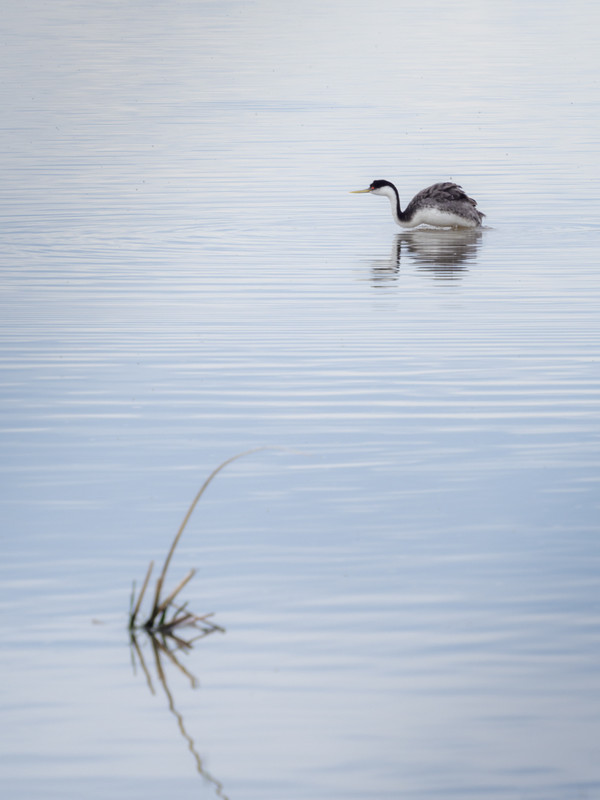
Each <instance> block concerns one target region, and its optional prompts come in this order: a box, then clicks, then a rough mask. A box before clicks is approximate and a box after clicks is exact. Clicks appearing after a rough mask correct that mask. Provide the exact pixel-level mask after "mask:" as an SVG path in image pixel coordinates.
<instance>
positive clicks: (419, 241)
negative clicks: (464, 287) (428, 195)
mask: <svg viewBox="0 0 600 800" xmlns="http://www.w3.org/2000/svg"><path fill="white" fill-rule="evenodd" d="M481 237H482V232H481V230H478V229H457V230H447V229H443V230H436V229H435V228H423V229H422V230H414V231H406V232H403V233H398V234H396V236H395V237H394V242H393V245H392V250H391V253H390V255H389V257H388V258H386V259H377V260H375V261H373V262H372V265H371V269H372V281H373V285H374V286H381V285H382V284H385V283H389V282H392V281H396V280H398V276H399V274H400V261H401V259H402V257H403V256H404V257H406V256H408V258H409V259H410V260H411V261H412V262H413V263H414V264H416V266H417V267H418V268H419V269H421V270H425V271H428V272H430V273H431V274H432V275H433V277H434V278H435V279H436V280H456V279H457V278H460V277H461V275H462V273H464V272H466V271H467V270H468V267H469V264H470V263H472V262H474V261H475V259H476V258H477V251H478V249H479V246H480V244H481Z"/></svg>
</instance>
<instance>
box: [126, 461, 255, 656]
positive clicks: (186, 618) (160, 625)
mask: <svg viewBox="0 0 600 800" xmlns="http://www.w3.org/2000/svg"><path fill="white" fill-rule="evenodd" d="M265 449H266V448H265V447H255V448H253V449H252V450H245V451H244V452H243V453H237V455H235V456H231V458H228V459H227V460H226V461H223V463H222V464H219V466H218V467H217V468H216V469H214V470H213V471H212V472H211V473H210V475H209V476H208V478H207V479H206V480H205V481H204V483H203V484H202V486H201V487H200V489H199V490H198V493H197V494H196V496H195V497H194V499H193V500H192V503H191V505H190V507H189V508H188V510H187V513H186V515H185V517H184V518H183V522H182V523H181V525H180V526H179V530H178V531H177V533H176V534H175V538H174V539H173V542H172V543H171V547H170V548H169V551H168V553H167V557H166V558H165V561H164V564H163V567H162V570H161V572H160V575H159V576H158V578H157V580H156V587H155V589H154V599H153V601H152V611H151V612H150V615H149V616H148V618H147V619H146V621H145V622H144V623H143V624H142V625H139V626H138V625H136V620H137V617H138V614H139V612H140V608H141V605H142V600H143V599H144V595H145V593H146V589H147V588H148V583H149V581H150V575H151V573H152V569H153V567H154V561H151V562H150V565H149V567H148V571H147V572H146V577H145V578H144V582H143V584H142V588H141V591H140V593H139V595H138V598H137V601H135V584H134V588H133V594H132V596H131V608H132V609H133V610H130V614H129V629H130V630H132V631H134V630H136V629H137V628H138V627H139V628H143V629H144V630H146V631H147V632H148V633H150V634H162V635H169V636H171V637H173V638H176V639H177V641H178V642H179V644H180V646H186V645H189V644H190V643H189V642H186V641H185V640H183V639H179V638H178V637H175V635H174V633H173V631H174V630H175V629H176V628H181V627H184V626H190V627H192V626H193V627H196V628H197V629H198V630H200V634H199V636H197V637H195V639H198V638H201V637H202V636H206V635H207V634H208V633H212V632H213V631H222V630H223V628H220V627H219V626H218V625H215V624H214V623H212V622H208V621H207V618H208V617H209V616H210V614H205V615H203V616H197V615H196V614H192V613H191V612H189V611H188V612H186V611H184V609H185V607H186V605H187V604H184V605H183V606H180V607H176V608H175V609H174V611H173V612H172V614H171V616H170V617H169V609H170V608H171V607H172V606H173V600H174V599H175V597H176V596H177V595H178V594H179V592H180V591H181V590H182V589H183V588H184V586H186V585H187V583H188V582H189V581H190V580H191V579H192V578H193V577H194V575H195V574H196V571H195V570H193V569H192V570H190V572H189V573H188V574H187V575H186V577H185V578H183V580H182V581H180V583H179V584H178V585H177V586H176V587H175V589H174V590H173V591H172V592H171V593H170V594H169V595H167V597H165V598H162V591H163V586H164V583H165V579H166V577H167V571H168V569H169V565H170V563H171V559H172V558H173V554H174V553H175V549H176V547H177V545H178V544H179V541H180V539H181V536H182V534H183V532H184V530H185V528H186V525H187V524H188V522H189V519H190V517H191V516H192V513H193V512H194V509H195V508H196V506H197V505H198V501H199V500H200V498H201V497H202V495H203V494H204V492H205V491H206V488H207V487H208V485H209V484H210V483H211V481H212V480H213V479H214V478H215V477H216V476H217V475H218V474H219V472H221V470H222V469H224V468H225V467H226V466H228V465H229V464H231V463H232V462H233V461H237V459H239V458H243V457H244V456H248V455H251V454H252V453H257V452H259V451H260V450H265ZM195 639H193V640H192V641H195Z"/></svg>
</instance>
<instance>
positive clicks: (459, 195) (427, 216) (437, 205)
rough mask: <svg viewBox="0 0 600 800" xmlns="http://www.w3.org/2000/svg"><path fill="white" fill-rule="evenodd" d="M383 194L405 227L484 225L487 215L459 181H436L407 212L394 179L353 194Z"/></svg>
mask: <svg viewBox="0 0 600 800" xmlns="http://www.w3.org/2000/svg"><path fill="white" fill-rule="evenodd" d="M365 192H371V194H381V195H383V196H384V197H387V198H388V200H389V201H390V204H391V206H392V214H393V217H394V219H395V220H396V222H397V223H398V225H400V226H402V227H403V228H416V227H417V225H433V226H434V227H436V228H480V227H481V221H482V220H483V218H484V217H485V214H483V213H482V212H481V211H477V209H476V208H475V206H476V205H477V203H476V201H475V200H473V198H472V197H469V196H468V195H467V194H466V193H465V192H464V191H463V189H462V187H461V186H457V185H456V183H450V182H446V183H434V184H433V186H428V187H427V189H423V191H421V192H419V193H418V194H416V195H415V196H414V197H413V199H412V200H411V201H410V203H409V204H408V205H407V206H406V208H405V209H404V211H402V209H401V208H400V197H399V195H398V190H397V189H396V187H395V186H394V184H393V183H390V181H373V183H372V184H371V185H370V186H369V188H368V189H358V190H357V191H354V192H350V194H364V193H365Z"/></svg>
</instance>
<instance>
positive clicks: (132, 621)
mask: <svg viewBox="0 0 600 800" xmlns="http://www.w3.org/2000/svg"><path fill="white" fill-rule="evenodd" d="M153 569H154V561H151V562H150V564H149V566H148V572H146V577H145V578H144V583H143V584H142V588H141V590H140V594H139V597H138V599H137V603H136V604H135V608H134V609H133V612H132V614H131V616H130V617H129V627H130V628H133V627H134V625H135V620H136V617H137V615H138V613H139V610H140V607H141V605H142V600H143V599H144V594H145V592H146V587H147V586H148V581H149V580H150V575H151V574H152V570H153ZM131 599H132V600H133V596H132V598H131Z"/></svg>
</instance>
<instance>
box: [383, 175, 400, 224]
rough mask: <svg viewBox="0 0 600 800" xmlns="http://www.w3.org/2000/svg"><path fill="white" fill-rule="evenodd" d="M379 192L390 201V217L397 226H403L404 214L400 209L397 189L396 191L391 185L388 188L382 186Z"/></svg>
mask: <svg viewBox="0 0 600 800" xmlns="http://www.w3.org/2000/svg"><path fill="white" fill-rule="evenodd" d="M380 191H381V194H383V195H385V196H386V197H387V198H388V200H389V201H390V205H391V207H392V216H393V217H394V219H395V220H396V222H397V223H398V225H403V224H404V223H405V221H406V219H405V215H404V212H403V211H402V209H401V208H400V195H399V194H398V189H396V187H395V186H394V184H393V183H390V185H389V186H384V187H383V189H381V190H380Z"/></svg>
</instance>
